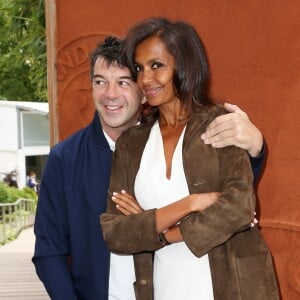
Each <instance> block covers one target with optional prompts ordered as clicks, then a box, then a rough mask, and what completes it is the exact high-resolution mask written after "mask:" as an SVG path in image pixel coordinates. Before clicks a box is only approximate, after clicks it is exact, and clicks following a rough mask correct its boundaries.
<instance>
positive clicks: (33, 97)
mask: <svg viewBox="0 0 300 300" xmlns="http://www.w3.org/2000/svg"><path fill="white" fill-rule="evenodd" d="M0 70H1V72H0V98H1V99H8V100H19V101H47V58H46V41H45V12H44V0H0Z"/></svg>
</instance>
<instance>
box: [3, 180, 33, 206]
mask: <svg viewBox="0 0 300 300" xmlns="http://www.w3.org/2000/svg"><path fill="white" fill-rule="evenodd" d="M19 198H25V199H34V200H36V199H37V196H36V193H35V192H34V190H33V189H31V188H29V187H24V188H23V189H22V190H21V189H17V188H15V187H9V186H7V185H5V184H4V183H2V182H0V203H12V202H15V201H17V200H18V199H19Z"/></svg>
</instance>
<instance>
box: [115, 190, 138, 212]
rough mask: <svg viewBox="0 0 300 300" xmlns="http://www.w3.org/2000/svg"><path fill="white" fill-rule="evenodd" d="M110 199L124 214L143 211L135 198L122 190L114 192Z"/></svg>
mask: <svg viewBox="0 0 300 300" xmlns="http://www.w3.org/2000/svg"><path fill="white" fill-rule="evenodd" d="M111 200H112V201H113V202H114V203H116V208H117V209H118V210H119V211H120V212H121V213H122V214H123V215H125V216H128V215H131V214H138V213H141V212H142V211H143V209H142V208H141V206H140V205H139V203H138V202H137V201H136V199H135V198H134V197H132V196H131V195H130V194H128V193H127V192H126V191H124V190H122V191H121V193H116V192H114V193H113V196H112V197H111Z"/></svg>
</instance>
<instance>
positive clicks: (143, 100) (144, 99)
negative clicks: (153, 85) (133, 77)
mask: <svg viewBox="0 0 300 300" xmlns="http://www.w3.org/2000/svg"><path fill="white" fill-rule="evenodd" d="M146 102H147V99H146V97H145V96H144V97H143V98H142V104H145V103H146Z"/></svg>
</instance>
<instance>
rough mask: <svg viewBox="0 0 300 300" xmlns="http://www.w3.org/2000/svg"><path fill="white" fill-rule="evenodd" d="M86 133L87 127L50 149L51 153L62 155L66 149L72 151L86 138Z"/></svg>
mask: <svg viewBox="0 0 300 300" xmlns="http://www.w3.org/2000/svg"><path fill="white" fill-rule="evenodd" d="M88 131H89V126H88V127H85V128H82V129H80V130H78V131H76V132H75V133H73V134H71V135H70V136H69V137H67V138H66V139H65V140H63V141H60V142H58V143H57V144H55V145H54V146H53V147H52V149H51V151H52V152H57V153H62V152H64V151H66V150H68V149H70V150H73V151H74V150H75V149H76V147H78V146H80V145H81V143H82V140H83V139H84V138H86V136H87V135H88Z"/></svg>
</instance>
